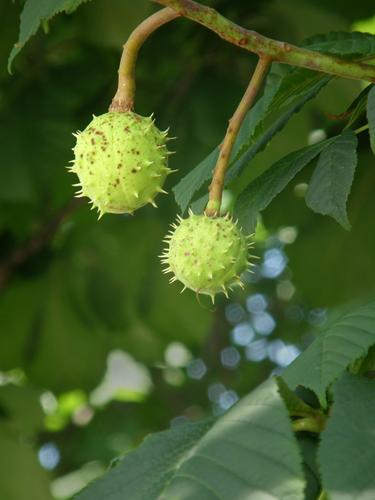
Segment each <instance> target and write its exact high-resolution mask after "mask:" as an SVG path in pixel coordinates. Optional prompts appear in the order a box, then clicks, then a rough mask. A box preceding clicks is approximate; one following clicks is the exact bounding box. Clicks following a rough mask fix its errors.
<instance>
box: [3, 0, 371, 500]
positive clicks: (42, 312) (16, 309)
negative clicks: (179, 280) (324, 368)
mask: <svg viewBox="0 0 375 500" xmlns="http://www.w3.org/2000/svg"><path fill="white" fill-rule="evenodd" d="M206 3H208V2H206ZM22 5H23V2H22V1H15V2H10V1H9V0H0V20H1V30H0V55H1V61H2V65H1V67H0V130H1V134H0V137H1V163H0V454H1V455H0V462H1V467H0V498H1V499H2V500H23V499H26V498H27V499H28V500H51V499H57V500H63V499H69V498H72V495H74V494H75V493H76V492H77V491H79V490H80V489H81V488H82V487H83V486H84V485H85V484H86V483H87V482H88V481H90V480H92V479H93V478H94V477H97V476H98V475H100V474H101V473H103V472H104V471H105V470H106V468H107V467H108V466H109V465H110V464H111V462H112V461H113V460H114V459H115V458H116V457H118V456H119V455H121V454H123V453H126V452H127V451H129V450H131V449H132V448H134V447H135V446H136V445H137V444H139V442H140V441H141V440H142V439H143V437H144V436H145V435H146V434H148V433H150V432H156V431H160V430H163V429H166V428H168V427H170V426H175V425H179V424H180V423H181V422H184V421H186V420H187V419H190V420H192V419H198V418H201V417H204V416H207V415H211V414H214V415H220V414H221V413H223V412H225V411H226V410H227V409H229V408H230V407H231V406H232V405H233V404H234V403H235V402H236V401H237V400H238V399H239V398H240V397H241V396H243V395H244V394H246V393H248V392H249V391H250V390H251V389H252V388H254V387H255V386H256V385H258V384H259V383H260V382H261V381H262V380H264V379H265V378H267V377H268V376H269V375H270V374H271V373H279V371H280V370H282V369H283V368H284V367H285V366H287V365H288V364H289V363H290V362H291V361H293V359H295V357H296V356H298V354H299V353H300V352H301V350H303V349H304V348H305V347H306V346H307V345H308V344H309V342H311V340H312V338H313V335H314V333H313V332H314V331H316V328H319V327H321V325H324V322H325V320H326V316H327V313H328V312H329V311H331V310H332V309H333V308H335V307H337V306H341V305H342V304H345V303H347V302H348V301H353V300H358V299H361V298H363V297H366V296H367V295H369V294H370V293H372V292H373V291H374V288H375V286H374V285H375V279H374V278H375V266H374V257H373V256H374V251H375V232H374V231H373V228H372V224H371V217H370V214H373V213H374V210H375V197H374V196H373V189H374V188H375V169H374V166H375V165H374V157H373V156H372V155H371V152H370V149H369V144H368V138H367V135H366V134H361V135H360V136H359V141H360V149H359V165H358V169H357V175H356V178H355V182H354V186H353V190H352V194H351V196H350V199H349V219H350V221H351V223H352V225H353V229H352V231H351V232H350V233H349V232H346V231H344V230H343V229H341V228H340V227H339V226H338V225H337V224H336V223H335V222H334V221H333V220H331V219H329V218H324V217H322V216H320V215H317V214H314V213H313V212H311V211H310V210H309V209H308V208H307V207H306V205H305V202H304V193H305V191H306V182H308V179H309V175H310V174H311V167H309V168H308V169H306V170H305V171H304V172H303V173H302V174H300V175H299V176H298V177H297V178H296V179H295V180H294V181H293V182H292V183H291V185H290V186H289V187H288V188H287V189H286V190H285V191H284V192H283V193H282V194H281V195H279V196H278V197H277V198H276V200H275V201H274V202H273V203H272V204H271V206H270V208H269V209H267V210H266V211H265V213H264V218H263V220H262V224H260V225H259V227H258V230H257V234H256V241H257V245H256V253H257V254H258V255H259V256H260V260H259V263H258V265H257V267H256V269H255V273H254V274H253V275H248V276H246V277H245V278H246V289H245V290H244V291H238V292H236V293H235V294H232V295H231V297H230V299H229V300H226V299H225V298H220V299H219V300H218V301H217V303H216V305H215V306H214V307H212V306H211V305H210V304H209V303H208V302H205V301H204V300H203V302H202V304H200V303H198V301H197V299H196V297H195V295H194V294H193V293H190V292H185V293H184V294H183V295H180V293H179V291H180V287H179V286H178V285H172V286H171V285H169V284H168V280H167V279H166V277H165V275H163V274H162V273H161V266H160V263H159V259H158V257H157V256H158V255H159V254H160V253H161V249H162V243H161V240H162V237H163V236H164V234H165V233H166V232H167V230H168V226H169V224H170V223H171V222H172V221H173V220H174V218H175V216H176V214H177V213H178V207H177V205H176V203H175V201H174V198H173V195H172V194H171V195H169V196H168V197H167V196H164V197H159V199H158V204H159V209H158V210H155V209H154V208H152V207H151V208H149V207H146V208H143V209H141V210H140V211H138V212H137V214H136V216H135V217H127V216H113V215H106V216H105V217H104V218H103V219H102V220H100V222H98V221H97V216H96V214H95V213H94V212H91V211H90V210H89V207H88V204H86V203H85V202H84V203H77V202H76V201H74V200H73V193H74V188H72V183H74V182H76V181H75V180H74V178H73V176H72V175H71V174H68V173H67V171H66V169H65V167H66V166H67V165H68V162H69V160H70V159H72V151H71V148H72V146H73V144H74V138H73V136H72V132H75V131H76V130H77V129H83V128H84V127H85V126H86V125H87V123H88V122H89V121H90V120H91V115H92V114H96V115H98V114H101V113H104V112H106V110H107V108H108V105H109V103H110V101H111V98H112V96H113V94H114V92H115V89H116V72H117V67H118V62H119V58H120V55H121V46H122V44H123V42H124V41H125V40H126V38H127V36H128V35H129V33H130V32H131V30H132V29H133V28H134V27H135V26H136V25H137V23H139V22H140V21H141V20H142V19H143V18H144V17H146V16H147V15H149V14H150V13H152V12H153V11H154V10H155V9H156V6H154V5H152V4H151V2H149V1H147V0H138V1H137V2H134V1H131V0H93V1H91V2H88V3H85V4H84V5H82V6H81V7H79V9H78V10H77V11H76V12H75V13H74V14H72V15H60V16H58V17H56V18H55V19H53V20H52V22H51V23H50V25H49V26H44V32H43V31H42V30H41V31H40V33H38V34H37V35H36V36H35V37H33V39H32V40H31V42H30V43H29V44H28V45H27V46H26V48H25V49H24V50H23V51H22V52H21V54H20V55H19V56H17V58H16V60H15V62H14V65H13V75H12V76H10V75H9V74H8V72H7V69H6V61H7V58H8V54H9V51H10V49H11V47H12V44H13V43H14V42H15V41H16V40H17V36H18V29H19V14H20V11H21V9H22ZM211 5H214V6H215V7H216V8H217V9H219V10H220V11H221V12H222V13H223V14H224V15H226V16H227V17H229V18H231V19H232V20H234V21H237V22H239V23H240V24H242V25H244V26H246V27H249V28H252V29H255V30H257V31H259V32H261V33H263V34H265V35H267V36H270V37H273V38H278V39H281V40H286V41H290V42H294V43H297V44H298V43H301V42H302V40H303V39H304V38H307V37H309V36H311V35H314V34H317V33H327V32H329V31H340V30H351V29H357V30H363V31H370V32H373V33H375V17H373V16H375V8H374V4H373V0H368V1H366V0H365V1H357V2H352V1H351V0H345V1H343V0H340V1H339V0H266V1H265V0H254V1H252V2H248V1H246V0H235V1H233V0H217V1H213V2H211ZM255 62H256V61H255V58H254V57H253V56H252V55H251V54H249V53H246V52H245V51H241V50H240V49H238V48H236V47H234V46H231V45H229V44H227V43H225V42H223V41H222V40H220V39H219V38H218V37H217V36H216V35H214V34H212V33H210V32H208V31H207V30H205V29H203V28H201V27H199V26H197V25H195V24H193V23H192V22H190V21H187V20H183V19H181V20H177V21H174V22H173V23H170V24H169V25H168V26H165V27H163V28H162V29H160V30H159V32H157V33H155V34H154V35H153V36H152V38H151V39H150V40H149V41H148V43H146V45H145V46H144V47H143V49H142V51H141V54H140V59H139V63H138V67H137V100H136V111H137V112H138V113H140V114H144V115H149V114H151V112H154V113H155V116H156V122H157V125H158V126H159V128H161V129H165V128H167V127H168V126H170V127H171V132H170V133H171V135H172V136H176V137H177V138H178V139H177V140H176V141H174V142H173V147H174V149H175V150H176V151H177V153H176V154H175V155H173V156H172V157H171V158H172V159H171V167H172V168H177V169H178V170H179V172H178V173H177V174H175V175H173V176H170V177H169V178H168V186H167V188H168V189H169V190H171V188H172V187H173V186H174V185H175V184H176V183H177V182H178V180H179V179H180V178H181V177H182V176H183V175H184V174H185V173H187V172H188V171H189V170H190V169H191V168H193V167H194V166H195V165H196V164H197V163H198V162H199V161H200V160H202V159H203V158H204V157H205V156H206V155H207V154H208V153H209V152H210V151H211V150H212V148H214V147H215V146H216V145H217V144H218V143H219V142H220V141H221V139H222V137H223V134H224V132H225V129H226V123H227V120H228V118H229V117H230V116H231V114H232V112H233V110H234V108H235V106H236V103H237V102H238V101H239V99H240V97H241V95H242V92H243V90H244V88H245V87H246V85H247V81H248V79H249V76H250V74H251V72H252V70H253V68H254V64H255ZM362 88H363V86H362V84H361V83H360V82H348V81H333V82H332V83H331V84H330V85H329V86H328V87H327V88H326V89H325V90H324V91H323V92H322V93H321V94H320V96H319V97H318V98H317V99H316V100H314V101H313V102H312V103H310V104H309V105H307V106H306V107H305V108H304V109H303V111H302V112H300V113H299V114H298V115H295V116H294V117H293V119H292V120H291V121H290V122H289V124H288V126H287V128H286V129H285V130H284V131H283V132H282V133H280V134H279V135H278V136H277V137H276V138H275V140H274V141H273V142H272V143H271V145H270V146H269V147H268V148H267V149H266V151H264V152H263V153H262V154H260V155H259V156H258V157H257V158H256V159H255V161H254V168H257V166H260V165H265V164H269V163H271V162H274V161H276V160H277V159H278V158H280V157H281V156H283V155H285V154H286V153H288V152H290V151H292V150H294V149H298V148H300V147H302V146H304V145H306V144H309V143H312V142H314V141H317V140H321V139H323V138H324V137H325V136H326V135H331V134H334V133H335V132H337V131H338V130H340V128H341V124H340V123H338V122H337V121H335V120H332V115H335V114H339V113H342V112H343V111H345V110H346V108H347V107H348V105H349V104H350V103H351V102H352V100H353V99H354V98H355V97H356V95H357V94H358V93H359V92H360V91H361V89H362ZM237 187H238V186H237ZM231 196H233V195H232V193H229V192H227V193H226V200H230V199H231ZM72 200H73V201H72Z"/></svg>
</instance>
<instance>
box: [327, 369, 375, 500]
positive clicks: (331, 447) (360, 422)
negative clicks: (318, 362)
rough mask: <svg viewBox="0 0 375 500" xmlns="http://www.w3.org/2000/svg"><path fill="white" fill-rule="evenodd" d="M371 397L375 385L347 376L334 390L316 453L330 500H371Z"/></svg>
mask: <svg viewBox="0 0 375 500" xmlns="http://www.w3.org/2000/svg"><path fill="white" fill-rule="evenodd" d="M374 393H375V383H374V381H372V380H366V379H364V378H361V377H358V376H354V375H349V374H345V375H344V376H343V377H342V378H341V379H340V380H339V381H338V382H336V383H335V384H334V386H333V398H334V403H333V407H332V410H331V416H330V418H329V420H328V424H327V426H326V428H325V430H324V431H323V433H322V435H321V444H320V448H319V452H318V458H319V463H320V470H321V473H322V482H323V489H324V490H325V491H327V493H328V495H329V498H330V500H370V499H372V498H374V491H375V474H374V461H375V434H374V415H375V398H374Z"/></svg>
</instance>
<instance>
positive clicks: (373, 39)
mask: <svg viewBox="0 0 375 500" xmlns="http://www.w3.org/2000/svg"><path fill="white" fill-rule="evenodd" d="M302 46H303V47H306V48H309V49H311V50H318V51H319V52H327V53H329V54H337V55H342V56H354V55H368V54H375V35H372V34H371V33H362V32H360V31H351V32H345V31H333V32H331V33H327V34H324V35H315V36H313V37H311V38H308V39H307V40H305V41H304V42H303V43H302Z"/></svg>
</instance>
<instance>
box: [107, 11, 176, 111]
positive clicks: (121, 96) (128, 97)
mask: <svg viewBox="0 0 375 500" xmlns="http://www.w3.org/2000/svg"><path fill="white" fill-rule="evenodd" d="M180 15H181V14H179V13H178V12H176V11H174V10H172V9H170V8H168V7H166V8H165V9H161V10H159V11H158V12H156V13H155V14H153V15H152V16H150V17H148V18H147V19H145V20H144V21H143V22H142V23H141V24H140V25H139V26H137V27H136V28H135V30H134V31H133V32H132V33H131V35H130V36H129V38H128V40H127V42H126V43H125V45H124V47H123V51H122V56H121V60H120V66H119V69H118V87H117V91H116V94H115V96H114V98H113V99H112V103H111V105H110V107H109V111H129V110H131V109H133V107H134V96H135V65H136V62H137V56H138V52H139V49H140V48H141V47H142V45H143V43H144V42H145V41H146V40H147V38H148V37H149V36H150V35H151V33H153V32H154V31H155V30H157V29H158V28H159V27H160V26H162V25H163V24H166V23H168V22H169V21H172V20H173V19H175V18H176V17H179V16H180Z"/></svg>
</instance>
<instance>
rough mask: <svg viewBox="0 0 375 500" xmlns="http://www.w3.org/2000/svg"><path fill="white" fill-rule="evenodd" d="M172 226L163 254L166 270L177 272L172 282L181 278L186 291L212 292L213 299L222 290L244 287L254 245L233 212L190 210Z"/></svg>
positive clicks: (174, 273) (207, 293)
mask: <svg viewBox="0 0 375 500" xmlns="http://www.w3.org/2000/svg"><path fill="white" fill-rule="evenodd" d="M172 228H173V230H172V231H170V233H169V234H168V235H167V237H166V240H165V241H166V242H167V244H168V248H167V249H166V250H165V253H164V254H163V255H162V256H161V257H162V263H163V264H166V265H167V268H166V269H165V270H164V272H165V273H173V277H172V278H171V279H170V282H171V283H173V282H174V281H177V280H179V281H181V282H182V284H183V285H184V288H183V290H182V291H184V290H185V289H186V288H190V289H191V290H194V291H195V292H197V293H203V294H206V295H210V296H211V298H212V301H214V297H215V295H216V294H217V293H219V292H223V293H224V294H225V295H226V296H228V289H232V287H233V286H235V285H239V286H241V287H243V283H242V281H241V277H240V276H241V273H243V272H244V271H246V270H247V269H248V268H249V266H251V265H252V264H250V263H249V262H248V250H249V247H251V245H252V244H251V243H250V242H249V241H248V239H249V237H246V236H245V235H244V234H243V233H242V231H241V230H240V229H239V228H238V226H237V224H236V223H235V222H233V221H232V219H231V217H230V216H229V215H227V216H225V217H208V216H206V215H204V214H203V215H195V214H193V212H191V211H189V217H188V218H187V219H181V217H179V218H178V223H177V224H172Z"/></svg>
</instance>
